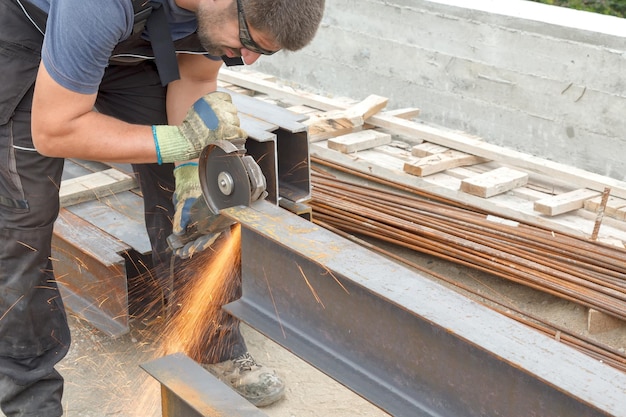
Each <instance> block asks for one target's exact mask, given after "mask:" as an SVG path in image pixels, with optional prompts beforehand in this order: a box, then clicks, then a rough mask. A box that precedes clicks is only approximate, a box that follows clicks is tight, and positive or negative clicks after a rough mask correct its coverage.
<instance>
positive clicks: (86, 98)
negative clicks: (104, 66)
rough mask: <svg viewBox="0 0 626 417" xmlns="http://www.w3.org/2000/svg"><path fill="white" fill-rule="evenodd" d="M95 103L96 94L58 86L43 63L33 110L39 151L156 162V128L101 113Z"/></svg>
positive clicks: (101, 158)
mask: <svg viewBox="0 0 626 417" xmlns="http://www.w3.org/2000/svg"><path fill="white" fill-rule="evenodd" d="M95 100H96V94H80V93H75V92H72V91H70V90H68V89H66V88H64V87H62V86H60V85H59V84H57V83H56V81H54V80H53V79H52V78H51V77H50V75H49V74H48V71H47V70H46V68H45V66H44V65H43V63H42V64H41V65H40V67H39V73H38V75H37V81H36V85H35V95H34V98H33V106H32V134H33V144H34V145H35V148H36V149H37V150H38V151H39V152H40V153H41V154H43V155H46V156H50V157H60V158H81V159H88V160H95V161H109V162H132V163H149V162H156V161H157V155H156V148H155V145H154V138H153V136H152V128H151V127H150V126H141V125H133V124H130V123H126V122H123V121H121V120H118V119H115V118H113V117H109V116H105V115H103V114H101V113H97V112H95V111H94V110H93V106H94V103H95Z"/></svg>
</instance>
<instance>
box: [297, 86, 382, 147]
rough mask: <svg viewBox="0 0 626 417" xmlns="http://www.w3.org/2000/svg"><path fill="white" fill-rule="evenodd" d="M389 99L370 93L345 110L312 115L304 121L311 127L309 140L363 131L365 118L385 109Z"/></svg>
mask: <svg viewBox="0 0 626 417" xmlns="http://www.w3.org/2000/svg"><path fill="white" fill-rule="evenodd" d="M388 101H389V99H387V98H384V97H380V96H377V95H370V96H368V97H367V98H366V99H365V100H363V101H361V102H359V103H357V104H354V105H351V106H350V107H348V108H346V109H345V110H336V111H330V112H327V113H324V114H320V115H317V116H315V117H311V118H310V119H309V120H306V121H305V122H304V124H305V125H307V126H308V127H309V142H310V143H314V142H319V141H321V140H326V139H330V138H334V137H338V136H341V135H347V134H350V133H353V132H357V131H361V128H362V127H363V125H364V123H365V120H366V119H367V118H369V117H370V116H371V115H372V114H375V113H377V112H378V111H380V110H381V109H383V108H384V107H385V106H386V105H387V102H388Z"/></svg>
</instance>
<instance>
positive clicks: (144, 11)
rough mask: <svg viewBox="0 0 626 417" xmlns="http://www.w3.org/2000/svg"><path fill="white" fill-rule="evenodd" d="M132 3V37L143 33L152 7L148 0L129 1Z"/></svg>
mask: <svg viewBox="0 0 626 417" xmlns="http://www.w3.org/2000/svg"><path fill="white" fill-rule="evenodd" d="M131 1H132V3H133V11H134V14H135V17H134V19H133V35H134V34H136V33H141V32H143V30H144V28H145V27H146V22H147V21H148V17H149V16H150V13H152V9H153V8H152V5H151V4H150V1H149V0H131Z"/></svg>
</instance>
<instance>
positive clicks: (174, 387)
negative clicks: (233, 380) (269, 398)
mask: <svg viewBox="0 0 626 417" xmlns="http://www.w3.org/2000/svg"><path fill="white" fill-rule="evenodd" d="M141 368H143V369H144V370H145V371H146V372H147V373H148V374H150V375H151V376H152V377H154V378H155V379H156V380H157V381H159V383H160V384H161V410H162V415H163V417H224V416H228V417H267V415H266V414H264V413H262V412H261V411H259V409H258V408H256V407H255V406H254V405H252V404H251V403H250V402H249V401H247V400H246V399H245V398H243V397H242V396H240V395H239V394H237V393H236V392H235V391H234V390H233V389H232V388H230V387H229V386H227V385H226V384H224V383H223V382H222V381H220V380H219V379H217V378H216V377H214V376H213V375H211V374H210V373H209V372H208V371H206V370H205V369H204V368H202V367H201V366H200V365H198V364H197V363H196V362H194V361H193V360H191V359H190V358H188V357H187V356H185V355H184V354H182V353H176V354H173V355H169V356H164V357H162V358H159V359H156V360H153V361H151V362H148V363H145V364H142V365H141Z"/></svg>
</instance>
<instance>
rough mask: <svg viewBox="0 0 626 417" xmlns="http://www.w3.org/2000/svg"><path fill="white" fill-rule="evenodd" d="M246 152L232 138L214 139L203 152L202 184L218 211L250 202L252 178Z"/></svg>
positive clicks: (203, 189)
mask: <svg viewBox="0 0 626 417" xmlns="http://www.w3.org/2000/svg"><path fill="white" fill-rule="evenodd" d="M242 156H243V153H242V152H241V151H240V150H239V149H238V148H237V147H236V146H235V145H233V144H232V143H230V142H228V141H217V142H215V143H212V144H210V145H209V146H207V147H206V148H204V150H203V151H202V153H201V154H200V159H199V161H198V169H199V171H198V172H199V175H200V186H201V187H202V194H204V199H205V200H206V202H207V205H208V206H209V208H210V209H211V211H213V213H215V214H218V213H219V212H220V210H222V209H225V208H228V207H234V206H240V205H245V206H249V205H250V199H251V190H250V179H249V178H248V172H247V170H246V167H245V165H244V163H243V161H242V159H241V158H242Z"/></svg>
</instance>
